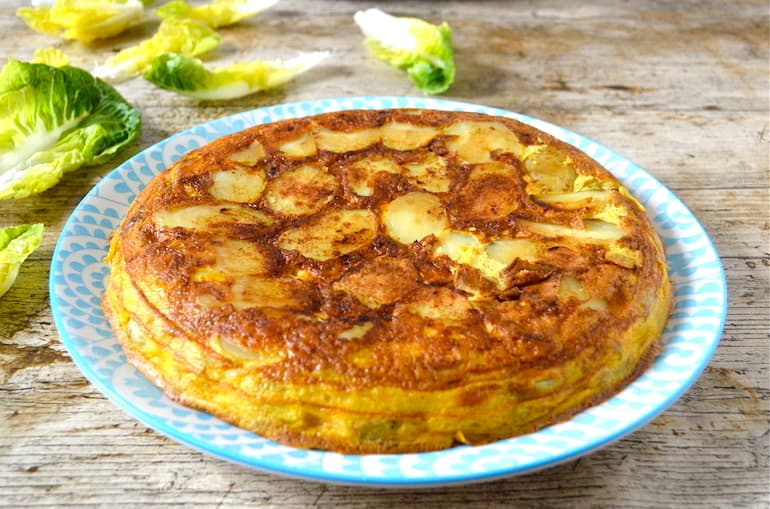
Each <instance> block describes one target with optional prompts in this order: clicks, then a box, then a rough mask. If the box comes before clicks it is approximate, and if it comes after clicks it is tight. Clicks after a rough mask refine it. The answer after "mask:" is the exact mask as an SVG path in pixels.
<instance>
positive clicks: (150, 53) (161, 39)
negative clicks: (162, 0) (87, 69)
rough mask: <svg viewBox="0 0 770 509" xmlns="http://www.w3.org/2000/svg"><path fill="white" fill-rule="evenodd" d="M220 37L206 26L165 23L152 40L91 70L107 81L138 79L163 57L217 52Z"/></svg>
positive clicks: (178, 21) (188, 21)
mask: <svg viewBox="0 0 770 509" xmlns="http://www.w3.org/2000/svg"><path fill="white" fill-rule="evenodd" d="M220 40H221V39H220V37H219V34H217V33H216V32H215V31H214V30H212V29H211V28H210V27H209V26H208V25H206V24H204V23H199V22H198V21H194V20H191V19H185V18H179V17H176V16H174V17H170V18H167V19H164V20H163V21H162V22H161V24H160V26H159V27H158V31H157V32H155V35H153V36H152V38H150V39H147V40H146V41H144V42H141V43H139V44H137V45H136V46H131V47H129V48H126V49H124V50H123V51H121V52H120V53H118V54H117V55H115V56H113V57H111V58H109V59H108V60H107V61H106V62H105V63H104V64H103V65H101V66H99V67H97V68H96V69H95V70H94V75H96V76H97V77H99V78H103V79H106V80H110V81H122V80H126V79H129V78H133V77H134V76H138V75H140V74H142V73H143V72H145V71H146V70H147V69H149V68H150V65H151V64H152V61H153V59H154V58H155V57H156V56H158V55H162V54H164V53H179V54H181V55H185V56H188V57H193V56H196V55H200V54H201V53H205V52H207V51H209V50H212V49H214V48H216V47H217V46H218V45H219V43H220Z"/></svg>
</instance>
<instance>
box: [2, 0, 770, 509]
mask: <svg viewBox="0 0 770 509" xmlns="http://www.w3.org/2000/svg"><path fill="white" fill-rule="evenodd" d="M19 5H21V2H2V3H0V33H2V34H3V37H2V38H0V59H3V60H4V59H5V58H8V57H13V58H18V59H22V60H23V59H28V58H29V57H30V56H31V54H32V52H33V50H34V48H37V47H46V46H54V45H55V46H57V47H60V48H62V49H63V50H64V51H65V52H66V53H67V54H68V55H70V57H71V59H72V61H73V63H74V64H76V65H81V66H83V67H86V68H92V67H93V66H94V64H95V63H96V62H99V61H101V60H103V59H104V58H106V57H107V56H108V55H110V54H111V53H112V52H113V51H115V50H116V49H120V48H123V47H126V46H128V45H130V44H133V43H134V42H136V41H137V40H138V39H140V38H141V37H143V36H146V35H149V34H151V33H152V30H153V29H154V25H153V23H152V22H150V21H148V22H147V23H144V24H143V25H142V26H140V27H138V28H136V29H133V30H131V31H130V32H129V33H127V34H125V35H122V36H120V37H118V38H115V39H113V40H110V41H106V42H103V43H99V44H97V45H94V46H91V47H86V46H82V45H79V44H77V43H68V42H63V41H60V40H58V39H56V38H53V37H49V36H44V35H40V34H36V33H34V32H32V31H31V30H29V29H28V28H27V27H26V26H25V25H24V24H23V23H22V22H21V21H20V19H19V18H17V17H16V16H15V15H14V11H15V8H16V7H18V6H19ZM370 5H371V6H373V5H374V3H373V2H354V1H339V2H311V1H307V0H296V1H290V0H285V1H284V2H281V3H279V4H278V5H277V6H276V7H274V8H273V9H271V10H270V11H267V12H265V13H264V14H262V15H261V16H259V17H257V18H255V19H253V20H250V21H248V22H245V23H241V24H239V25H237V26H233V27H230V28H227V29H223V30H222V35H223V38H224V44H223V46H222V47H221V48H220V49H218V50H217V53H216V55H215V56H216V58H219V59H223V60H237V59H246V58H252V57H288V56H291V55H293V54H294V53H295V52H296V51H300V50H302V51H311V50H318V49H326V50H331V51H333V52H334V58H333V59H332V61H331V62H329V63H327V64H325V65H324V66H322V67H320V68H318V69H315V70H313V71H310V72H309V73H307V74H306V75H304V76H302V77H300V78H299V79H298V80H296V81H295V82H292V83H290V84H288V85H286V86H285V87H283V88H281V89H279V90H276V91H272V92H269V93H265V94H256V95H253V96H249V97H246V98H242V99H237V100H233V101H231V102H208V103H200V104H199V103H195V102H192V101H189V100H187V99H184V98H181V97H177V96H174V95H173V94H170V93H167V92H164V91H158V90H157V89H154V88H153V87H152V86H150V85H149V84H147V83H145V82H144V81H142V80H140V79H137V80H133V81H130V82H127V83H123V84H120V85H118V86H117V88H118V90H119V91H120V92H121V93H122V94H123V95H124V96H125V97H126V98H127V99H128V100H129V101H131V102H132V103H133V104H135V105H136V106H137V107H138V108H139V109H140V111H141V112H142V115H143V120H144V129H143V134H142V137H141V140H140V141H139V142H138V143H136V144H135V145H134V146H132V147H130V148H129V149H127V150H126V151H124V152H123V153H122V154H120V156H119V157H118V158H117V159H116V160H115V161H113V162H111V163H109V164H106V165H102V166H97V167H93V168H87V169H84V170H81V171H78V172H77V173H74V174H71V175H68V176H67V178H66V179H65V180H64V181H63V182H62V183H60V184H59V185H57V186H56V187H54V188H53V189H51V190H49V191H47V192H45V193H43V194H41V195H39V196H35V197H30V198H27V199H23V200H8V201H4V202H0V226H6V225H11V224H17V223H27V222H44V223H45V224H46V233H45V237H44V240H43V244H42V245H41V247H40V248H39V249H38V250H37V251H36V252H35V253H34V254H33V255H32V256H31V257H30V259H29V260H28V261H27V262H26V263H25V265H24V267H23V269H22V271H21V274H20V275H19V278H18V280H17V283H16V285H15V286H14V287H13V288H12V289H11V290H10V292H9V293H8V294H6V295H5V296H4V297H2V298H0V492H1V493H2V496H0V506H3V507H91V506H111V507H112V506H118V507H181V506H184V507H244V506H250V505H254V506H264V507H308V506H320V507H417V506H419V507H442V508H443V507H468V508H476V507H548V508H551V507H634V508H637V507H770V490H769V489H768V473H769V472H768V448H769V447H770V442H769V440H770V437H769V434H768V427H769V424H768V421H769V418H770V387H768V362H770V354H769V352H768V340H769V339H770V333H769V331H768V323H770V311H768V310H770V297H768V295H769V294H770V281H769V273H770V246H769V242H770V205H769V197H768V186H769V185H770V182H769V181H768V166H769V162H768V160H769V155H768V149H769V147H770V141H769V140H770V126H769V125H768V109H769V104H768V87H769V85H770V83H769V82H768V81H769V80H768V40H769V35H770V34H769V31H768V12H767V4H766V2H760V1H744V2H719V1H715V0H710V1H705V2H695V1H692V0H687V1H679V2H673V1H664V0H641V1H637V2H614V1H610V0H603V1H586V2H580V3H578V4H575V5H571V6H568V5H567V4H565V3H563V2H555V1H536V0H521V1H516V2H504V1H485V2H462V1H448V2H431V1H416V2H397V1H393V2H379V3H378V5H379V6H380V7H381V8H383V9H385V10H387V11H390V12H393V13H395V14H399V15H410V16H419V17H423V18H427V19H431V20H435V21H439V20H440V19H445V20H447V21H448V22H449V23H450V24H451V25H452V27H453V29H454V43H455V49H456V56H457V67H458V77H457V81H456V83H455V84H454V86H453V87H452V88H451V89H450V90H449V92H448V93H447V94H446V95H445V97H447V98H451V99H457V100H465V101H470V102H477V103H481V104H487V105H490V106H496V107H501V108H506V109H509V110H514V111H519V112H522V113H525V114H529V115H532V116H535V117H538V118H540V119H543V120H547V121H550V122H553V123H556V124H558V125H561V126H564V127H566V128H568V129H572V130H574V131H576V132H579V133H581V134H583V135H586V136H588V137H590V138H592V139H594V140H597V141H598V142H599V143H602V144H603V145H606V146H608V147H612V148H613V149H614V150H616V151H617V152H619V153H621V154H623V155H624V156H626V157H628V158H630V159H631V160H633V161H635V162H636V163H638V164H639V165H640V166H642V167H643V168H645V169H646V170H647V171H649V172H650V173H651V174H653V175H654V176H655V177H657V178H658V179H659V180H661V181H662V182H663V183H664V184H665V185H667V186H668V187H669V188H670V189H672V190H673V191H674V192H675V193H676V194H677V195H678V196H679V197H680V198H681V199H682V200H683V201H684V202H685V203H686V204H687V205H688V206H689V207H690V208H691V209H692V211H693V212H694V213H695V214H696V215H697V216H698V218H699V219H700V221H701V222H702V223H703V225H704V227H705V228H706V230H707V231H708V232H709V234H710V235H711V237H712V239H713V241H714V243H715V245H716V247H717V249H718V251H719V252H720V254H721V257H722V261H723V264H724V266H725V270H726V274H727V280H728V290H729V304H730V307H729V312H728V316H727V320H726V323H725V330H724V334H723V337H722V341H721V343H720V345H719V347H718V349H717V351H716V353H715V355H714V358H713V359H712V361H711V363H710V364H709V366H708V367H707V368H706V370H705V372H704V373H703V375H702V376H701V377H700V378H699V379H698V381H697V382H696V383H695V385H694V386H693V387H692V388H691V389H690V390H689V391H688V392H687V393H685V394H684V396H682V398H681V399H680V400H679V401H677V402H676V403H675V404H674V405H673V406H672V407H671V408H669V409H668V410H667V411H666V412H664V413H663V414H662V415H660V416H659V417H658V418H656V419H655V420H654V421H652V422H651V423H649V424H648V425H646V426H644V427H643V428H642V429H640V430H638V431H637V432H635V433H633V434H632V435H630V436H628V437H627V438H624V439H622V440H620V441H618V442H617V443H615V444H613V445H612V446H610V447H607V448H605V449H603V450H601V451H598V452H596V453H594V454H592V455H589V456H586V457H583V458H581V459H579V460H576V461H571V462H569V463H566V464H563V465H560V466H556V467H553V468H550V469H548V470H544V471H541V472H537V473H534V474H530V475H526V476H521V477H515V478H509V479H503V480H499V481H495V482H491V483H485V484H478V485H469V486H456V487H451V488H441V489H430V490H416V491H415V490H412V491H406V490H383V489H361V488H353V487H340V486H329V485H323V484H319V483H312V482H304V481H297V480H293V479H285V478H281V477H278V476H274V475H268V474H263V473H260V472H256V471H252V470H249V469H246V468H243V467H239V466H236V465H232V464H229V463H226V462H224V461H221V460H218V459H215V458H211V457H208V456H205V455H202V454H200V453H198V452H196V451H193V450H191V449H189V448H187V447H184V446H181V445H179V444H177V443H175V442H173V441H171V440H169V439H167V438H165V437H163V436H161V435H159V434H157V433H155V432H154V431H151V430H149V429H146V428H145V427H144V426H143V425H142V424H141V423H139V422H137V421H135V420H133V419H132V418H130V417H128V416H127V415H126V414H124V413H123V412H122V411H121V410H119V409H118V408H116V407H115V406H113V405H112V404H111V403H109V402H108V401H107V400H105V398H104V397H103V396H102V395H101V394H100V393H99V392H98V391H97V390H96V389H95V388H94V387H93V386H91V385H90V384H89V383H88V382H87V381H86V380H85V379H84V378H83V376H82V374H81V373H80V372H79V370H78V369H77V367H76V366H75V365H74V364H73V363H72V361H71V360H70V359H69V356H68V355H67V353H66V352H65V350H64V348H63V346H62V345H61V343H60V342H59V339H58V335H57V332H56V330H55V327H54V325H53V322H52V316H51V309H50V306H49V295H48V271H49V266H50V262H51V255H52V252H53V248H54V245H55V242H56V239H57V237H58V234H59V232H60V231H61V228H62V226H63V224H64V222H65V221H66V219H67V217H68V216H69V214H70V213H71V212H72V210H73V209H74V207H75V206H76V205H77V203H78V202H79V201H80V200H81V199H82V198H83V196H85V194H86V193H87V192H88V191H89V190H90V189H91V188H92V187H93V186H94V185H95V184H96V183H98V182H99V180H100V179H101V178H102V177H103V176H104V175H106V174H107V173H108V172H109V171H111V170H112V169H113V168H114V167H115V165H116V164H118V163H119V162H120V161H121V160H124V159H126V158H128V157H130V156H131V155H132V154H134V153H137V152H138V151H140V150H142V149H144V148H146V147H148V146H150V145H152V144H154V143H156V142H158V141H160V140H162V139H164V138H165V137H167V136H169V135H172V134H174V133H176V132H178V131H180V130H183V129H186V128H189V127H192V126H194V125H196V124H199V123H201V122H205V121H208V120H211V119H214V118H219V117H222V116H225V115H229V114H234V113H237V112H240V111H243V110H247V109H252V108H256V107H260V106H265V105H272V104H278V103H283V102H292V101H300V100H306V99H315V98H323V97H338V96H345V95H402V94H406V95H419V93H418V92H417V91H416V90H415V89H414V88H413V87H412V86H411V84H410V83H409V81H408V79H407V78H406V77H405V76H404V75H403V74H402V73H400V72H399V71H397V70H395V69H392V68H390V67H388V66H387V65H386V64H383V63H382V62H379V61H376V60H373V59H372V58H370V57H369V56H368V55H367V53H366V51H365V50H364V49H363V47H362V45H361V43H360V39H361V37H360V34H359V32H358V31H357V29H356V28H355V26H354V25H353V24H352V14H353V12H355V11H356V10H358V9H361V8H365V7H367V6H370Z"/></svg>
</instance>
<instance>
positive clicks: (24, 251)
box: [0, 224, 43, 297]
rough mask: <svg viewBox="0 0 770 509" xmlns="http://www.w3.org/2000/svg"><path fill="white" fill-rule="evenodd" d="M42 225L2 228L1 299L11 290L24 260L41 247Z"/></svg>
mask: <svg viewBox="0 0 770 509" xmlns="http://www.w3.org/2000/svg"><path fill="white" fill-rule="evenodd" d="M42 239H43V225H42V224H21V225H17V226H8V227H6V228H0V297H2V296H3V295H4V294H5V292H7V291H8V289H9V288H11V285H13V283H14V282H15V281H16V276H18V275H19V268H20V267H21V264H22V263H23V262H24V260H26V259H27V257H28V256H29V255H30V254H31V253H32V251H34V250H35V249H37V248H38V247H39V246H40V241H41V240H42Z"/></svg>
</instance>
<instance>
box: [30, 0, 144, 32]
mask: <svg viewBox="0 0 770 509" xmlns="http://www.w3.org/2000/svg"><path fill="white" fill-rule="evenodd" d="M33 3H34V2H33ZM143 14H144V4H142V2H140V1H139V0H56V1H55V2H53V4H52V5H51V6H39V7H19V9H17V10H16V15H17V16H19V17H20V18H21V19H23V20H24V22H25V23H26V24H27V25H29V27H30V28H32V29H33V30H35V31H37V32H41V33H44V34H49V35H56V36H59V37H63V38H64V39H76V40H78V41H82V42H91V41H93V40H94V39H104V38H107V37H112V36H113V35H117V34H119V33H120V32H122V31H124V30H125V29H127V28H129V27H131V26H133V25H136V24H137V23H139V22H140V21H141V20H142V16H143Z"/></svg>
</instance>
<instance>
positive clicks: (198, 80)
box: [144, 52, 329, 100]
mask: <svg viewBox="0 0 770 509" xmlns="http://www.w3.org/2000/svg"><path fill="white" fill-rule="evenodd" d="M328 55H329V54H328V53H327V52H315V53H302V54H300V55H299V56H297V57H296V58H292V59H290V60H286V61H283V60H273V61H266V60H255V61H253V62H244V63H239V64H233V65H229V66H226V67H221V68H219V69H216V70H209V69H206V67H205V66H204V65H203V63H202V62H201V61H200V60H198V59H196V58H189V57H184V56H182V55H177V54H174V53H168V54H165V55H160V56H158V57H156V58H155V60H153V62H152V67H150V70H149V71H147V72H146V73H145V74H144V78H145V79H146V80H147V81H150V82H152V83H154V84H155V85H157V86H159V87H160V88H164V89H166V90H172V91H174V92H177V93H178V94H182V95H186V96H188V97H192V98H194V99H211V100H222V99H234V98H236V97H242V96H245V95H248V94H253V93H255V92H260V91H262V90H267V89H270V88H274V87H277V86H279V85H283V84H284V83H286V82H288V81H289V80H291V79H292V78H294V77H295V76H297V75H298V74H300V73H302V72H305V71H307V70H308V69H310V68H311V67H313V66H314V65H316V64H317V63H318V62H320V61H321V60H323V59H324V58H326V57H327V56H328Z"/></svg>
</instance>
